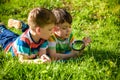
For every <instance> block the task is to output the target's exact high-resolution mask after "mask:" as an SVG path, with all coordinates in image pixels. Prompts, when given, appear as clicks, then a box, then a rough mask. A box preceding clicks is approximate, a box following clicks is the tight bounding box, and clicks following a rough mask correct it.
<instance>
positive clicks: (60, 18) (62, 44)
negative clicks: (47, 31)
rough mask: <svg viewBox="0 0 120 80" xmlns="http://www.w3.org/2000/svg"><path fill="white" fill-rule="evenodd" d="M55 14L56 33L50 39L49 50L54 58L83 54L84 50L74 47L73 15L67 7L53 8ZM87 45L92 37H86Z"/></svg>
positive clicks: (67, 57) (66, 57)
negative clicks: (74, 48) (76, 49)
mask: <svg viewBox="0 0 120 80" xmlns="http://www.w3.org/2000/svg"><path fill="white" fill-rule="evenodd" d="M52 12H53V14H54V15H55V17H56V25H55V27H54V34H53V35H52V36H51V37H50V38H49V39H48V41H49V45H48V47H49V48H48V50H49V54H50V56H51V58H52V59H53V60H60V59H69V58H71V57H77V56H78V55H81V54H82V52H83V50H82V51H80V52H79V51H75V50H73V49H72V43H73V42H74V40H75V39H74V36H73V34H72V33H71V31H72V29H71V24H72V17H71V15H70V14H69V13H68V12H67V11H66V10H65V9H60V8H57V9H53V10H52ZM83 41H84V43H85V46H87V45H88V44H89V43H90V39H89V38H87V37H85V38H84V39H83Z"/></svg>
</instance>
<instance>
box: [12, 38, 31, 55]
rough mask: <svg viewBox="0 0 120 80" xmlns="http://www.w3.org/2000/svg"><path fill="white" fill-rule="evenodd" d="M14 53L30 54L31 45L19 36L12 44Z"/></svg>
mask: <svg viewBox="0 0 120 80" xmlns="http://www.w3.org/2000/svg"><path fill="white" fill-rule="evenodd" d="M12 49H13V52H14V54H25V55H30V46H29V45H28V44H27V43H26V42H24V41H22V40H20V38H18V39H17V40H16V41H15V42H14V44H13V46H12Z"/></svg>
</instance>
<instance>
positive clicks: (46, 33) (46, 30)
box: [40, 24, 54, 40]
mask: <svg viewBox="0 0 120 80" xmlns="http://www.w3.org/2000/svg"><path fill="white" fill-rule="evenodd" d="M53 27H54V24H48V25H45V26H44V27H43V28H41V30H40V37H41V38H43V39H45V40H47V39H48V38H49V37H50V36H51V34H52V29H53Z"/></svg>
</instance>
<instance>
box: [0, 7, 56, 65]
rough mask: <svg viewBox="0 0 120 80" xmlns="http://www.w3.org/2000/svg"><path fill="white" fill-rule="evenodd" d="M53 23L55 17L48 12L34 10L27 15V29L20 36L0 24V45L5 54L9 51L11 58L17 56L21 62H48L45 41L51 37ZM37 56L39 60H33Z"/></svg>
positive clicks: (40, 9)
mask: <svg viewBox="0 0 120 80" xmlns="http://www.w3.org/2000/svg"><path fill="white" fill-rule="evenodd" d="M54 23H55V17H54V15H53V13H52V12H51V11H50V10H48V9H45V8H34V9H33V10H31V11H30V13H29V15H28V25H29V29H27V30H25V32H24V33H23V34H22V35H21V36H18V35H17V34H15V33H13V32H11V31H10V30H8V29H7V28H6V27H5V25H3V24H0V45H1V46H2V47H3V49H4V50H5V51H6V52H8V51H10V52H11V53H12V56H18V57H19V60H20V61H21V62H28V63H29V62H30V63H31V62H35V63H39V61H41V60H42V62H46V61H50V59H49V58H48V57H47V56H46V55H44V54H46V48H47V47H48V46H47V44H48V43H47V41H46V40H47V39H48V38H49V37H50V35H51V31H52V28H53V26H54ZM42 55H43V56H42ZM37 56H40V58H39V59H35V60H34V58H37ZM31 59H32V60H31Z"/></svg>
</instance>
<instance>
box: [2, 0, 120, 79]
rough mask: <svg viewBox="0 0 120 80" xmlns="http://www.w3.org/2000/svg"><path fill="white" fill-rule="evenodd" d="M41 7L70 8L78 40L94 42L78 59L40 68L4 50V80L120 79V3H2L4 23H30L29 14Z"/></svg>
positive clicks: (27, 0)
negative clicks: (35, 8)
mask: <svg viewBox="0 0 120 80" xmlns="http://www.w3.org/2000/svg"><path fill="white" fill-rule="evenodd" d="M38 6H40V7H45V8H48V9H53V8H55V7H64V8H66V9H67V10H68V11H69V12H70V13H71V15H72V17H73V23H72V29H73V32H74V34H75V37H76V39H82V38H83V37H84V36H90V37H91V39H92V43H91V44H90V46H88V47H87V48H86V49H85V51H84V54H83V55H82V56H81V57H79V58H77V59H70V60H68V61H66V62H63V61H58V62H51V63H46V64H39V65H37V64H21V63H19V62H18V60H17V58H12V57H10V56H7V57H6V55H5V53H4V52H3V51H2V50H0V80H19V79H20V80H120V36H119V35H120V19H119V18H120V1H119V0H0V21H1V22H4V23H5V24H6V25H7V21H8V19H9V18H14V19H20V20H23V21H25V22H26V23H27V16H28V13H29V11H30V10H31V9H32V8H34V7H38ZM11 30H12V31H14V32H16V33H19V34H21V32H20V31H19V30H16V29H11Z"/></svg>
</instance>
